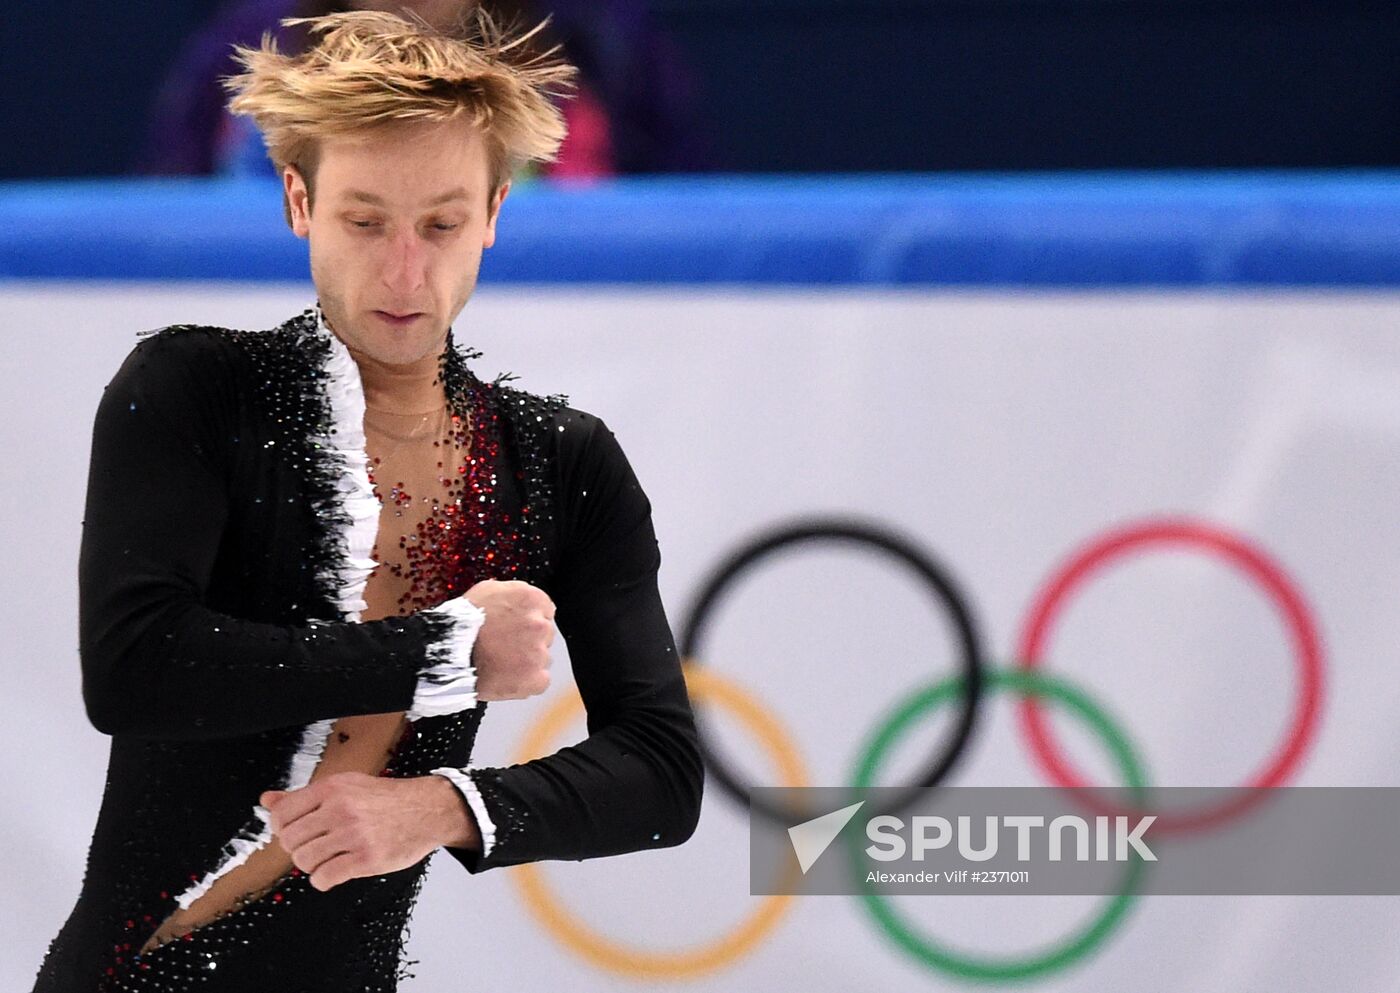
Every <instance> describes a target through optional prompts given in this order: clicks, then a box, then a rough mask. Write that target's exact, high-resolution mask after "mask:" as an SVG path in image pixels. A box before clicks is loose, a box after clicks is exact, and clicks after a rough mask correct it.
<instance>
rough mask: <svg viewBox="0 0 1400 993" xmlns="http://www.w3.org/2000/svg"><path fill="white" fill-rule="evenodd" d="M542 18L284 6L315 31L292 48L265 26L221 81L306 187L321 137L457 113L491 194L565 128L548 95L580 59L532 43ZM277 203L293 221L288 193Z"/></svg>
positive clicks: (541, 158) (569, 81)
mask: <svg viewBox="0 0 1400 993" xmlns="http://www.w3.org/2000/svg"><path fill="white" fill-rule="evenodd" d="M546 23H547V21H546V22H541V23H540V24H538V25H536V26H535V27H534V28H533V29H531V30H529V31H525V32H518V31H516V30H515V26H514V25H511V26H509V27H504V26H502V25H500V24H498V23H497V22H496V21H494V20H493V19H492V18H491V16H490V15H489V14H487V13H486V11H485V10H483V9H482V8H481V7H480V6H478V7H477V8H476V10H475V11H474V16H472V17H471V18H470V19H469V20H467V21H466V23H465V24H464V25H463V28H462V30H461V31H460V33H454V34H450V35H449V34H444V33H442V32H439V31H436V30H434V29H433V28H432V27H430V26H429V25H428V24H427V23H426V22H423V21H417V22H415V21H410V20H406V19H405V18H403V17H400V16H398V15H395V14H389V13H384V12H382V11H368V10H357V11H348V12H345V13H339V14H328V15H326V16H324V17H298V18H288V19H286V20H284V21H282V24H283V25H284V26H291V25H296V24H304V25H306V30H307V31H308V33H309V35H310V36H315V35H320V36H321V37H320V40H319V41H316V42H315V43H314V44H311V45H309V46H308V48H307V49H306V51H304V52H302V53H300V54H295V55H287V54H283V53H281V52H279V51H278V50H277V42H276V39H274V38H273V36H272V33H271V32H270V31H269V32H267V33H265V34H264V35H263V39H262V45H261V47H259V48H247V47H243V46H236V47H235V48H234V54H235V57H236V58H237V60H238V62H239V64H240V65H242V66H243V67H244V69H245V71H244V72H242V73H239V74H238V75H235V76H230V77H228V78H227V79H225V80H224V81H223V82H224V86H225V88H226V89H228V91H229V92H230V94H231V95H232V97H231V99H230V100H229V104H228V107H229V110H230V111H231V112H232V113H234V114H242V115H246V116H248V117H250V118H252V120H253V122H254V123H255V124H256V125H257V127H258V130H259V131H261V132H262V135H263V140H264V142H265V143H266V144H267V150H268V155H269V157H270V158H271V159H272V161H273V163H274V164H275V165H276V166H277V168H278V169H279V170H280V169H282V168H283V167H284V166H287V165H291V166H294V167H296V169H297V170H298V171H299V172H300V173H301V174H302V176H303V177H304V179H305V181H306V183H307V191H308V193H310V191H311V184H312V182H313V179H314V175H315V171H316V164H317V160H318V155H319V147H320V140H321V139H324V138H331V137H339V136H345V135H352V134H360V133H365V132H370V131H375V130H378V129H381V128H384V127H388V126H391V125H394V124H396V123H401V122H414V121H447V120H454V119H462V118H465V119H466V120H469V121H470V122H471V123H472V124H473V125H475V126H476V127H477V128H478V129H479V130H480V132H481V133H482V135H483V137H484V138H485V140H486V147H487V150H488V155H489V161H490V169H491V192H492V193H493V194H494V193H495V191H496V190H497V189H499V187H500V186H501V185H502V184H503V183H505V182H506V181H507V180H508V179H509V178H510V177H511V175H512V174H513V173H514V172H515V171H516V170H517V169H519V168H521V167H522V166H524V165H525V164H526V163H528V162H548V161H552V160H553V159H554V157H555V156H556V155H557V153H558V151H559V145H560V143H561V142H563V140H564V132H565V127H564V115H563V114H562V113H561V112H560V110H559V108H558V107H557V106H556V105H555V103H554V98H556V97H561V96H567V95H569V92H570V90H571V89H572V86H573V81H574V77H575V75H576V72H577V70H575V69H574V67H573V66H571V65H569V64H567V63H566V62H564V61H563V60H562V58H560V57H559V49H558V47H557V46H556V47H554V48H551V49H549V50H548V51H545V52H542V53H536V52H534V51H533V49H532V47H531V46H530V44H529V42H530V40H531V39H532V38H533V37H534V36H535V35H536V34H537V33H538V32H539V31H540V30H541V29H542V28H544V27H545V24H546ZM283 207H284V210H285V212H286V216H287V223H288V224H290V223H291V212H290V207H289V205H287V204H286V202H285V197H284V203H283Z"/></svg>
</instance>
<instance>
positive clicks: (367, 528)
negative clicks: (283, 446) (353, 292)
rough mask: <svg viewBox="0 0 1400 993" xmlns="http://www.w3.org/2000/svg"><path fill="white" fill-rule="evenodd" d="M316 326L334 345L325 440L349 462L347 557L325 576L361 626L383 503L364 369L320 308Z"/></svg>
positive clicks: (341, 482) (344, 479)
mask: <svg viewBox="0 0 1400 993" xmlns="http://www.w3.org/2000/svg"><path fill="white" fill-rule="evenodd" d="M316 325H317V328H318V330H319V331H320V333H321V334H322V335H323V336H324V337H325V338H326V340H327V342H328V343H329V345H330V356H329V357H328V358H327V360H326V373H327V382H326V391H327V393H328V394H329V397H330V406H331V417H332V425H331V435H330V437H329V438H323V439H321V443H322V444H323V445H326V446H327V447H328V448H329V449H330V450H331V451H332V452H334V453H335V454H336V455H339V456H340V457H341V458H343V459H344V460H345V471H344V472H343V473H341V475H340V477H339V479H338V480H337V481H336V486H337V487H338V488H339V490H340V501H341V505H342V507H343V508H344V510H345V512H346V513H347V514H349V516H350V525H349V527H347V528H346V529H345V531H344V534H343V542H344V555H343V556H342V557H341V560H340V563H339V566H338V568H336V570H335V571H334V572H333V573H332V574H331V575H330V576H324V577H322V580H323V582H330V583H334V584H335V586H336V588H337V589H338V591H339V603H340V610H341V613H342V614H343V615H344V616H345V619H346V620H348V621H358V620H359V619H360V612H361V611H363V610H364V609H365V608H366V607H367V606H368V604H366V603H365V598H364V592H365V586H366V585H367V584H368V583H369V577H370V574H371V573H373V572H374V570H375V567H376V566H377V565H378V564H379V563H377V562H376V561H375V560H374V558H373V556H372V554H371V553H372V552H373V551H374V540H375V538H376V537H377V536H378V534H379V511H380V505H379V498H378V497H376V496H375V495H374V485H373V484H372V483H371V482H370V481H369V454H368V453H367V452H366V451H365V391H364V384H363V383H362V382H361V380H360V367H359V366H357V365H356V364H355V359H354V358H353V357H352V356H351V355H350V350H349V349H348V348H346V347H345V343H344V342H342V341H341V340H340V339H339V338H337V337H336V336H335V335H334V334H333V333H332V332H331V330H330V328H329V327H327V326H326V324H325V320H324V318H323V317H322V316H321V311H320V308H317V310H316Z"/></svg>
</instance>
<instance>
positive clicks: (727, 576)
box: [679, 517, 985, 825]
mask: <svg viewBox="0 0 1400 993" xmlns="http://www.w3.org/2000/svg"><path fill="white" fill-rule="evenodd" d="M823 540H833V541H851V542H855V543H857V544H863V545H871V546H874V547H875V548H877V549H879V550H881V551H884V552H887V553H889V554H891V555H893V556H894V557H895V558H897V559H899V560H900V561H901V562H903V563H904V564H905V565H907V566H909V567H910V568H911V569H913V570H914V571H915V572H916V573H918V574H919V576H920V577H921V578H922V579H923V580H924V581H925V583H927V585H928V586H930V587H931V588H932V589H933V591H934V593H935V594H936V595H937V598H938V600H939V602H940V606H942V607H943V608H944V609H946V610H947V611H948V613H949V614H950V615H951V616H952V620H953V624H954V627H955V628H956V629H957V635H958V640H959V641H960V643H961V648H962V658H961V662H962V669H963V686H964V692H963V700H962V708H961V711H960V713H959V715H958V723H957V728H956V730H955V731H954V733H953V736H952V740H951V741H950V742H949V743H948V744H947V745H946V746H945V747H944V749H943V750H942V752H941V753H939V754H938V755H937V756H936V757H935V759H934V760H933V761H932V762H930V764H929V766H928V769H927V771H926V772H925V773H924V775H923V776H922V777H921V778H920V779H919V780H918V782H916V783H914V784H911V785H910V786H909V787H908V788H907V792H906V793H905V794H904V795H902V796H900V797H899V798H898V799H897V800H896V801H895V803H894V804H893V805H892V806H891V807H890V808H889V809H888V810H886V811H883V812H884V813H894V812H895V811H898V810H902V809H904V808H905V807H907V806H909V804H911V803H912V802H913V801H914V800H916V799H918V797H919V791H920V790H922V789H924V788H926V787H929V786H936V785H937V784H938V783H940V782H942V780H943V779H944V777H946V776H947V775H948V773H949V771H950V770H951V769H952V768H953V765H954V764H955V763H956V762H957V760H958V759H959V757H960V756H961V755H962V754H963V752H964V750H965V749H966V748H967V745H968V742H969V741H970V740H971V738H972V728H973V724H974V723H975V722H976V718H977V712H978V704H979V703H980V702H981V700H982V684H983V671H984V668H985V666H984V661H983V654H982V644H981V639H980V638H979V636H978V634H977V629H976V626H975V625H974V624H973V621H972V612H971V610H970V609H969V607H968V603H967V599H966V598H965V597H964V596H963V595H962V593H961V592H959V590H958V588H957V586H956V584H955V583H954V582H953V581H952V579H951V578H950V577H949V575H948V573H947V571H946V570H944V569H942V568H941V567H940V566H938V565H937V564H936V563H935V562H934V561H933V559H932V558H930V557H929V556H928V555H927V554H926V553H924V552H923V551H921V550H920V549H919V548H918V547H917V546H916V545H915V543H914V542H913V541H912V540H910V539H908V538H905V537H902V536H900V535H897V534H895V533H893V532H891V531H888V530H885V529H883V528H880V527H877V526H875V525H872V524H866V523H862V522H860V521H857V520H853V519H850V518H835V517H808V518H800V519H798V520H795V521H792V522H789V523H787V524H782V525H779V526H777V527H775V528H773V529H772V530H770V531H766V532H763V533H762V534H760V536H759V537H758V538H757V539H755V540H753V541H752V542H750V543H749V544H747V545H745V546H743V547H741V548H740V549H739V550H738V551H737V552H735V553H733V554H732V555H730V556H729V558H727V559H726V560H725V561H724V562H722V563H721V564H720V566H719V568H717V569H716V570H715V571H714V573H713V574H712V575H711V576H710V579H709V580H708V581H707V582H706V583H705V585H704V586H703V587H701V591H700V595H699V597H698V598H697V599H696V601H695V604H694V606H693V607H691V609H690V613H689V616H688V618H687V619H686V623H685V626H684V628H683V630H682V632H681V638H680V645H679V648H680V652H681V657H682V658H683V659H686V660H689V661H690V662H691V663H692V664H699V663H702V661H703V658H704V655H703V653H702V651H701V648H700V643H701V636H702V634H703V633H704V631H705V625H706V622H707V621H708V619H709V617H710V614H711V612H712V611H713V610H714V608H715V606H716V605H717V603H718V602H719V600H720V594H721V593H722V592H723V591H724V589H725V587H726V586H728V585H729V584H730V583H731V582H733V581H734V579H735V578H737V577H738V575H739V574H740V573H741V572H743V571H744V570H745V569H747V568H749V567H750V566H752V565H753V564H754V563H756V562H757V561H758V560H759V559H761V558H763V557H764V556H765V555H768V554H769V553H770V552H774V551H776V550H778V549H780V548H783V547H785V546H788V545H795V544H799V543H802V542H807V541H823ZM696 725H697V727H696V730H697V733H698V734H699V741H700V754H701V756H702V757H703V759H704V762H705V767H706V768H707V769H709V771H710V775H711V776H713V777H714V779H715V781H716V782H717V783H719V785H720V787H721V788H722V789H723V790H724V792H725V793H727V794H729V796H730V797H731V798H732V799H734V800H735V801H736V802H738V803H739V804H740V805H741V806H744V807H748V808H749V809H750V810H751V811H752V812H753V813H756V814H759V815H761V816H763V817H765V818H767V819H768V820H771V821H775V822H778V823H780V824H783V825H790V824H793V823H794V822H795V821H797V820H800V819H801V818H802V815H801V814H799V813H797V812H794V811H792V810H789V809H786V808H781V807H776V806H774V805H771V804H768V803H766V802H763V801H761V800H758V799H756V798H754V797H752V795H751V794H750V792H749V788H748V787H747V786H745V785H744V784H743V783H741V782H740V781H739V778H738V777H737V776H735V775H734V773H733V772H732V771H730V769H729V768H728V767H727V766H726V765H725V764H724V762H723V761H721V760H720V758H719V756H718V754H717V753H715V752H714V751H713V750H711V749H710V748H709V747H707V746H706V744H705V734H704V729H703V728H702V727H700V720H699V716H698V714H697V717H696Z"/></svg>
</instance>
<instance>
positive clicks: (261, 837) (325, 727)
mask: <svg viewBox="0 0 1400 993" xmlns="http://www.w3.org/2000/svg"><path fill="white" fill-rule="evenodd" d="M334 724H335V721H333V720H326V721H316V722H315V723H313V724H308V725H307V726H306V728H305V729H304V730H303V731H302V733H301V743H300V744H299V745H298V746H297V750H296V754H294V755H293V756H292V761H291V765H290V767H289V768H288V770H287V775H286V776H285V777H284V780H283V783H282V785H281V786H279V787H278V789H282V790H299V789H301V788H302V787H303V786H305V785H306V784H307V783H309V782H311V773H312V772H313V771H314V770H315V769H316V764H317V763H318V762H320V761H321V754H322V753H323V752H324V751H325V750H326V742H327V741H329V740H330V736H331V727H332V726H333V725H334ZM253 813H254V814H255V815H256V820H254V821H249V825H250V826H249V827H245V828H244V829H243V830H242V831H241V832H240V833H239V834H237V835H236V836H235V837H234V838H233V840H232V841H230V842H228V843H226V844H225V845H224V847H223V849H222V851H223V857H222V859H221V860H220V862H219V864H218V865H217V866H215V867H214V868H213V869H211V870H209V871H208V872H206V873H205V874H204V877H203V878H202V879H200V880H199V882H197V883H195V884H194V885H193V886H191V887H190V888H189V889H187V890H185V891H184V892H183V893H181V894H180V895H179V896H177V897H176V898H175V902H176V903H178V904H179V905H180V908H181V909H182V910H188V909H189V908H190V904H192V903H194V902H195V901H196V900H198V899H199V898H200V897H202V896H203V895H204V894H205V893H207V892H208V891H209V887H211V886H213V885H214V882H215V880H217V879H218V878H219V877H220V876H223V875H224V874H225V873H228V872H232V871H233V870H234V869H236V868H237V867H238V866H240V865H242V864H243V863H244V862H247V861H248V856H250V855H252V854H253V853H254V852H256V851H257V850H258V849H259V848H262V847H263V846H264V845H266V844H267V843H268V842H269V841H271V840H272V812H271V811H269V810H268V809H267V808H266V807H264V806H263V805H262V804H260V803H259V804H255V805H254V806H253ZM254 824H261V827H257V828H253V827H251V825H254Z"/></svg>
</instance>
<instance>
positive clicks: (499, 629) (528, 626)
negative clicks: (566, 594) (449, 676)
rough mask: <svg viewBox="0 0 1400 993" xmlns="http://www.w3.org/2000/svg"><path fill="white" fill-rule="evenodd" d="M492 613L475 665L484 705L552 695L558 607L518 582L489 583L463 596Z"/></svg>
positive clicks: (481, 632)
mask: <svg viewBox="0 0 1400 993" xmlns="http://www.w3.org/2000/svg"><path fill="white" fill-rule="evenodd" d="M462 595H463V596H465V597H466V598H467V599H468V600H469V601H471V602H472V603H474V604H476V605H477V606H478V607H480V608H481V609H482V610H483V611H485V612H486V620H485V622H484V623H483V624H482V625H481V630H479V631H477V633H476V642H475V644H474V645H473V646H472V665H473V666H474V667H475V668H476V695H477V699H479V700H523V699H524V698H525V697H529V696H534V695H535V694H537V693H543V692H544V691H545V690H547V689H549V646H550V644H552V643H553V641H554V601H553V600H551V599H550V598H549V596H548V594H546V593H545V592H544V591H543V590H541V589H540V588H539V587H536V586H531V585H530V584H529V583H526V582H522V581H521V580H518V579H506V580H499V579H486V580H483V581H482V582H479V583H477V584H476V585H475V586H473V587H472V588H471V589H469V590H467V592H466V593H464V594H462Z"/></svg>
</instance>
